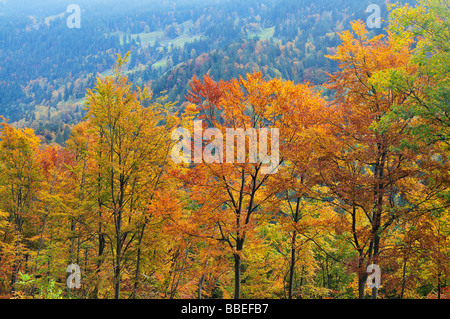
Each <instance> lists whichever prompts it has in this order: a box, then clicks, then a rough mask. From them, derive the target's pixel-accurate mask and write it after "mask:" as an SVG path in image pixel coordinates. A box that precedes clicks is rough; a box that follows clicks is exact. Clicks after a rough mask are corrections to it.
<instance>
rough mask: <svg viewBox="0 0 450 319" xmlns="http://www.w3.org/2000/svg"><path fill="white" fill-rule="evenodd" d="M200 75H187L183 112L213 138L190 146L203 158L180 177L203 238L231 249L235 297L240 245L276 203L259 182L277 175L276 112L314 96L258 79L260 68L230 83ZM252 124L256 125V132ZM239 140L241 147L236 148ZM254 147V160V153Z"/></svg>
mask: <svg viewBox="0 0 450 319" xmlns="http://www.w3.org/2000/svg"><path fill="white" fill-rule="evenodd" d="M203 79H204V82H203V83H202V82H200V81H199V80H198V79H197V78H195V77H194V79H193V80H192V83H191V89H192V91H190V92H189V95H188V96H187V99H188V100H189V101H190V102H192V103H193V104H192V105H190V106H188V107H187V110H188V111H190V112H192V114H193V115H197V116H198V119H200V120H202V121H203V120H204V121H205V122H206V127H207V128H208V129H209V130H207V131H205V134H207V135H206V136H208V137H207V138H208V139H210V140H212V137H213V136H214V140H212V142H211V143H209V144H206V143H203V144H202V145H198V146H196V145H194V149H196V147H201V149H196V150H194V154H197V155H195V156H198V155H199V154H203V156H204V157H206V160H205V159H203V161H202V162H201V163H198V164H196V165H194V166H193V167H192V168H191V169H190V171H189V174H188V177H187V178H186V177H185V181H186V183H187V185H189V186H190V189H191V196H192V198H193V199H194V200H195V201H196V203H197V205H198V206H199V210H198V211H197V212H196V213H195V215H194V216H193V218H195V223H194V224H195V225H198V228H201V229H202V232H203V233H204V234H205V233H207V234H208V235H207V236H209V237H212V238H214V239H215V240H218V241H219V242H222V243H224V244H226V245H228V248H229V251H230V252H231V253H232V256H233V260H234V298H236V299H237V298H240V296H241V272H242V260H243V259H244V260H245V253H244V246H245V243H246V242H250V241H251V240H252V239H251V238H252V237H254V236H256V232H257V225H262V224H264V223H265V222H266V221H267V220H269V219H271V218H274V215H273V213H274V212H275V208H274V206H273V205H274V203H275V202H278V199H277V198H276V196H275V195H276V193H277V192H278V191H279V187H276V188H272V189H269V188H266V187H265V185H266V184H267V181H268V180H270V179H276V176H277V174H278V173H277V171H278V169H281V168H282V166H280V164H281V163H283V161H284V159H283V157H281V158H279V157H278V156H275V155H277V153H278V149H279V147H280V142H279V140H278V139H280V140H281V141H283V142H284V141H285V140H287V139H288V136H289V132H290V130H289V128H287V127H285V126H284V125H283V124H284V123H283V120H282V119H284V117H283V116H282V115H283V112H286V113H289V111H290V110H292V109H293V108H295V107H299V108H300V104H301V105H302V106H303V105H304V108H307V107H308V106H309V104H312V103H313V102H311V101H316V100H317V97H316V96H315V95H314V93H312V90H311V88H310V87H309V86H308V85H294V84H293V83H292V82H283V81H281V80H280V79H273V80H270V81H265V80H264V79H263V77H262V75H261V73H259V72H257V73H253V74H247V77H246V78H245V79H244V78H242V77H240V78H239V79H233V80H230V81H229V82H224V81H219V82H214V81H213V80H212V79H211V78H210V77H209V76H204V78H203ZM301 98H305V100H301ZM315 99H316V100H315ZM298 115H300V114H298ZM266 128H267V129H269V128H270V129H271V136H270V139H271V140H270V145H271V146H270V152H271V155H270V158H269V157H268V153H267V155H265V156H263V155H264V154H263V152H264V151H266V152H268V151H269V147H267V149H264V146H263V142H264V141H267V142H269V139H267V140H264V141H263V139H264V138H265V137H263V132H264V129H266ZM278 128H279V131H278ZM256 129H263V131H261V130H260V131H259V135H256V132H257V130H256ZM236 132H241V133H242V134H241V135H240V136H237V139H238V144H236V143H235V135H239V133H236ZM277 132H279V133H280V134H279V136H278V133H277ZM194 134H195V133H194ZM243 134H245V136H244V135H243ZM253 134H255V135H253ZM274 134H275V135H274ZM223 136H227V141H228V142H226V145H221V143H224V142H223V141H222V140H221V137H223ZM258 136H259V142H257V141H256V138H257V137H258ZM194 143H195V142H194ZM246 146H248V149H247V148H244V149H243V147H246ZM257 146H258V150H259V151H260V153H259V159H256V151H255V149H256V147H257ZM223 151H224V152H225V153H226V155H225V156H223ZM196 152H197V153H196ZM236 155H237V163H236ZM265 166H268V167H265ZM199 181H204V182H199ZM271 213H272V214H271ZM200 225H202V226H200ZM203 229H206V230H203Z"/></svg>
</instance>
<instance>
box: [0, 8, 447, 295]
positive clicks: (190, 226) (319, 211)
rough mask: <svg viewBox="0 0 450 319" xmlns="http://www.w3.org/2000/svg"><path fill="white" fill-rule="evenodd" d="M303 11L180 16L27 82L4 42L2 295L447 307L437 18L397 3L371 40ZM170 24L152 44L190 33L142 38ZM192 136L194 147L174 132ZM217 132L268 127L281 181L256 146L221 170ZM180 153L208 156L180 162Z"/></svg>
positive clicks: (0, 39) (2, 39)
mask: <svg viewBox="0 0 450 319" xmlns="http://www.w3.org/2000/svg"><path fill="white" fill-rule="evenodd" d="M306 2H307V4H305V5H304V7H301V8H299V7H297V6H296V3H297V2H296V1H286V2H283V5H280V4H279V3H278V5H277V2H276V1H274V2H272V1H268V5H267V6H265V5H264V4H261V3H259V2H258V1H248V2H245V5H244V6H243V7H244V8H240V10H242V11H239V10H237V9H236V8H235V7H234V5H236V2H233V1H230V2H228V5H229V6H228V7H227V6H225V7H224V8H223V9H222V10H219V11H215V10H214V5H213V4H212V5H211V6H210V7H208V6H207V7H204V4H203V2H202V1H200V2H198V3H197V5H198V6H199V7H200V8H208V9H204V10H203V13H202V10H199V11H196V10H194V9H192V10H187V9H186V8H188V7H189V4H188V3H185V2H183V1H181V3H180V6H181V8H185V10H180V11H178V10H175V11H164V10H166V8H164V6H163V7H161V8H160V10H162V12H165V13H164V14H163V13H161V18H160V19H153V20H152V21H155V25H150V24H145V23H136V20H132V19H128V20H125V21H127V23H126V24H125V25H123V24H122V25H121V27H123V26H125V28H128V30H129V31H128V32H123V31H122V30H119V28H117V30H115V32H111V33H108V34H107V35H106V36H104V37H102V40H100V39H99V40H98V41H94V42H95V45H94V46H88V45H87V46H86V48H84V50H86V51H84V53H80V52H76V50H72V51H71V50H70V49H69V48H67V50H68V51H70V52H67V53H63V52H62V51H61V52H60V54H55V55H52V54H50V55H49V56H51V58H48V59H43V60H44V62H43V64H39V66H38V67H37V68H35V69H33V70H29V69H26V68H25V65H26V61H25V55H24V57H23V58H22V57H21V56H20V54H19V55H17V56H15V55H13V52H15V51H14V50H16V49H17V48H18V47H21V44H20V41H19V39H20V37H21V36H23V37H26V36H28V37H30V38H33V40H30V43H33V41H36V43H37V42H38V41H40V40H39V39H37V38H35V37H33V36H32V35H30V34H28V33H27V32H33V31H27V32H24V33H23V34H22V33H21V31H18V32H17V33H16V34H22V35H20V36H19V37H16V36H14V34H11V33H9V35H8V33H3V32H0V44H2V45H4V44H5V43H9V44H8V45H11V46H13V45H14V43H16V44H15V45H16V47H15V48H14V47H11V48H10V49H8V50H9V51H8V50H0V59H1V60H2V61H6V62H5V63H3V62H2V65H1V66H0V76H1V79H2V80H1V81H0V105H1V106H2V109H1V111H2V114H3V115H0V120H1V121H0V298H5V299H6V298H13V299H186V298H190V299H241V298H242V299H249V298H251V299H262V298H267V299H448V298H449V295H450V288H449V282H450V277H449V275H450V273H449V271H450V262H449V256H450V255H449V252H450V245H449V239H448V238H449V224H450V220H449V214H448V211H449V209H450V207H449V206H450V188H449V187H450V161H448V159H449V152H450V139H449V136H450V135H449V134H450V115H449V114H450V113H449V112H450V111H449V112H447V110H448V108H449V99H450V83H449V80H450V79H449V70H450V53H449V50H450V41H449V37H450V25H449V23H450V21H449V17H450V6H449V3H448V1H447V0H418V1H417V2H418V3H417V4H414V5H413V4H409V3H405V2H404V3H397V4H395V5H388V6H387V7H386V10H389V17H387V16H386V20H385V21H384V22H383V25H384V29H383V30H374V29H370V28H368V27H367V25H366V23H365V21H363V20H365V19H364V17H363V16H362V17H358V16H356V17H355V16H352V17H350V15H349V14H348V12H347V11H346V10H342V11H339V10H333V13H328V11H327V12H325V13H322V14H319V15H316V13H311V15H312V16H314V18H313V19H312V20H311V19H304V20H302V18H301V17H305V12H308V11H311V6H313V7H316V8H318V10H319V11H321V12H324V11H325V9H326V1H320V0H316V1H306ZM312 2H314V4H311V3H312ZM340 2H342V4H341V6H338V5H336V7H340V8H344V7H345V5H348V2H347V1H344V0H343V1H340ZM358 3H359V2H358ZM360 3H361V6H362V7H364V6H365V7H366V6H367V4H366V3H364V2H360ZM166 4H167V3H166ZM233 4H234V5H233ZM255 4H257V5H255ZM183 5H185V6H186V7H183ZM215 5H217V6H218V5H219V4H215ZM269 5H273V6H271V7H270V10H269V9H268V8H269V7H268V6H269ZM245 6H247V7H245ZM169 7H170V6H169ZM250 9H252V10H253V13H251V14H250V15H249V16H248V17H249V18H248V20H246V18H243V17H242V16H243V13H240V12H243V11H245V10H247V11H250V12H251V11H252V10H250ZM154 10H157V9H156V8H155V9H154ZM236 10H237V11H236ZM255 11H257V12H256V13H255ZM336 11H337V12H336ZM156 12H157V11H156ZM167 12H168V13H167ZM207 12H209V13H211V16H209V18H206V16H207V15H206V13H207ZM214 12H215V13H214ZM346 12H347V13H346ZM361 12H363V10H362V11H361ZM287 13H289V14H288V16H289V18H288V19H285V18H283V19H281V18H280V17H285V16H286V14H287ZM145 14H147V13H145V12H144V13H142V16H141V19H142V21H147V18H146V17H145ZM148 14H150V13H148ZM166 14H167V16H166ZM214 14H217V16H218V17H217V18H216V19H217V20H220V19H222V21H223V25H220V24H218V25H217V26H216V27H214V26H209V27H208V28H206V29H205V26H202V23H206V24H207V21H208V20H209V19H213V18H212V16H213V15H214ZM176 15H178V18H177V19H178V20H177V21H179V22H180V23H173V21H174V19H175V18H174V16H176ZM345 15H346V18H345V19H344V20H341V17H342V16H345ZM155 16H159V15H158V14H157V13H155ZM258 17H259V18H258ZM164 18H167V19H169V20H170V21H171V23H170V24H168V23H166V22H163V21H162V20H164ZM252 19H254V21H253V20H252ZM188 20H189V21H190V22H188V23H184V22H185V21H188ZM244 20H245V21H244ZM55 21H56V20H55ZM99 21H102V22H100V24H102V23H103V22H104V23H105V25H104V26H97V27H98V28H103V27H105V30H106V29H107V28H113V26H117V23H115V20H114V19H113V18H111V19H105V20H99ZM121 21H122V20H121ZM133 21H134V22H133ZM137 21H141V20H137ZM158 21H159V22H158ZM193 21H194V22H195V23H193ZM294 21H302V22H301V26H302V27H300V26H296V27H293V25H294V24H295V23H296V22H294ZM343 21H347V22H346V23H344V22H343ZM3 22H4V20H1V19H0V29H1V28H6V27H7V24H6V23H3ZM157 22H158V23H159V25H157ZM23 23H24V26H26V25H27V23H28V22H25V21H24V22H23ZM51 23H52V22H50V24H51ZM53 23H54V28H60V29H61V30H60V31H61V33H64V32H68V31H67V30H63V29H64V27H63V26H58V24H57V23H56V22H53ZM308 24H311V25H310V26H307V25H308ZM337 24H338V25H339V26H338V27H335V26H336V25H337ZM162 25H165V27H164V28H165V31H164V32H165V36H167V37H168V38H164V37H163V38H161V41H174V39H177V41H182V39H180V37H183V35H186V34H187V33H190V34H191V36H194V35H198V37H196V38H195V39H194V40H193V41H185V42H183V45H179V46H178V45H175V44H174V43H175V41H174V42H171V43H170V44H169V42H167V45H161V43H158V42H159V40H155V41H153V40H152V41H150V40H149V39H148V38H147V37H145V36H144V34H146V33H147V34H151V33H152V32H163V31H161V30H160V29H159V28H160V27H161V26H162ZM208 25H209V24H208ZM225 25H229V27H225ZM171 27H173V28H171ZM38 28H44V29H45V28H46V27H45V26H40V27H38ZM45 30H47V31H43V32H56V31H55V29H51V28H50V29H45ZM52 30H53V31H52ZM302 30H312V31H311V32H310V33H307V32H303V31H302ZM331 30H334V31H333V32H331ZM76 31H80V33H79V38H78V37H75V38H74V40H73V41H79V43H80V44H82V43H83V42H85V41H86V40H85V39H86V38H84V35H83V34H88V33H89V32H92V29H90V28H89V27H86V28H80V30H76ZM141 32H143V33H141ZM220 32H222V33H223V34H220ZM200 33H201V35H200ZM55 34H56V33H55ZM208 34H209V35H208ZM96 36H98V34H97V33H93V32H92V33H91V36H90V37H89V39H92V38H93V37H96ZM42 37H43V38H42V39H43V41H44V40H45V39H44V35H42ZM208 37H209V38H208ZM164 39H165V40H164ZM168 39H171V40H168ZM207 39H216V40H217V41H208V40H207ZM191 40H192V39H191ZM15 41H18V42H15ZM183 41H184V40H183ZM26 43H28V42H26ZM143 43H144V44H145V45H144V44H143ZM111 44H112V45H113V46H114V47H115V49H116V50H109V49H108V50H107V51H106V53H103V51H102V50H103V49H102V48H109V45H111ZM135 47H140V49H139V50H134V48H135ZM63 48H64V45H63V44H62V43H61V46H60V47H59V48H58V47H56V46H55V47H54V48H52V50H53V49H55V50H56V51H55V52H58V50H65V49H63ZM72 48H73V46H72ZM22 50H23V51H22ZM96 50H98V52H97V53H95V54H94V53H93V52H95V51H96ZM20 52H22V54H25V52H27V49H26V48H22V49H20V50H19V53H20ZM100 52H102V53H100ZM156 53H158V54H159V55H158V54H156ZM67 54H69V55H71V54H72V55H73V60H70V59H67ZM78 54H80V55H78ZM84 54H85V55H86V56H89V57H91V58H86V56H84ZM33 58H35V59H41V57H40V56H39V55H38V53H37V54H36V55H35V56H34V57H33ZM78 59H79V60H78ZM161 59H163V60H164V61H166V62H165V63H163V64H162V63H159V62H160V60H161ZM73 61H79V62H80V61H84V62H83V63H85V64H83V63H81V62H80V63H75V64H73ZM149 61H150V62H149ZM158 61H159V62H158ZM155 64H156V65H157V67H155ZM21 65H22V67H23V69H21ZM50 65H54V66H55V69H54V70H52V71H51V70H49V66H50ZM74 65H76V67H73V66H74ZM56 66H58V67H56ZM77 68H78V69H77ZM93 69H96V70H95V71H93ZM33 72H36V74H34V75H33ZM4 74H6V75H4ZM68 74H70V75H68ZM9 77H12V78H14V79H15V81H10V78H9ZM27 81H29V82H27ZM32 83H34V84H32ZM33 85H35V86H36V87H33ZM69 86H73V87H71V88H69ZM19 87H20V89H19ZM45 88H46V89H45ZM53 90H58V92H59V93H60V94H59V95H58V94H55V91H53ZM5 92H8V94H6V93H5ZM48 94H50V96H47V97H45V96H46V95H48ZM69 96H70V98H69ZM41 98H42V103H40V102H41ZM52 103H53V104H52ZM4 105H8V106H10V108H8V107H3V106H4ZM50 105H53V107H51V106H50ZM65 107H66V108H67V109H66V110H64V108H65ZM17 108H18V109H19V110H22V111H23V113H21V114H18V113H15V111H12V110H17ZM61 108H62V109H63V110H61ZM47 112H48V114H47ZM13 113H14V114H15V115H14V116H16V117H15V118H13V116H11V115H12V114H13ZM53 116H54V117H53ZM199 121H201V125H202V126H201V129H202V130H203V132H204V135H203V140H201V141H200V143H198V141H196V140H194V141H191V140H188V139H186V138H185V137H182V138H181V137H180V138H178V136H175V134H174V132H176V131H177V130H179V129H181V128H182V129H185V130H187V131H188V132H191V133H193V132H194V131H195V129H196V127H195V126H196V124H195V123H199ZM55 123H59V124H56V125H55ZM52 125H55V127H53V128H52V127H51V126H52ZM229 129H233V130H250V129H259V132H260V133H258V137H259V138H260V141H261V138H262V133H261V132H262V130H264V129H266V130H271V131H272V132H274V129H276V130H277V132H278V133H279V134H278V135H276V137H277V139H275V136H274V135H273V134H272V135H271V136H270V142H271V143H269V144H270V147H269V148H267V146H264V147H263V146H261V143H259V145H258V150H259V152H260V153H259V154H261V152H262V149H263V148H266V151H268V152H270V153H272V154H274V152H276V151H277V152H278V153H279V157H278V160H277V162H276V163H275V166H276V170H274V171H272V172H267V170H265V169H264V168H265V167H266V165H267V159H265V158H259V159H258V160H257V161H254V160H252V159H253V155H252V154H251V146H252V139H251V138H252V137H251V136H250V135H247V136H244V138H243V140H241V142H242V144H243V145H245V146H247V148H245V151H244V152H241V150H240V149H238V144H239V139H238V138H237V141H234V140H233V143H232V144H231V145H228V144H226V145H224V146H222V147H223V150H224V153H226V159H227V160H226V161H224V160H223V158H221V157H220V156H218V154H219V152H218V150H219V149H218V144H217V143H216V142H217V141H218V140H219V137H220V136H225V134H226V132H228V130H229ZM207 132H209V133H208V134H207ZM211 132H213V134H211ZM56 137H58V139H56ZM235 142H236V143H235ZM177 145H178V146H180V147H178V148H177ZM191 149H192V150H194V152H193V153H194V156H195V152H198V151H199V152H200V153H201V154H203V160H202V161H200V162H198V161H194V162H192V161H190V160H186V161H183V160H175V159H176V158H177V159H180V156H181V155H185V154H186V150H191ZM205 155H209V158H213V160H212V161H211V160H205V159H204V158H205ZM190 156H191V154H190V153H188V157H190ZM235 156H236V157H237V158H240V159H241V160H238V161H235ZM229 157H231V158H229ZM185 159H186V158H185ZM271 164H274V163H271ZM370 265H377V266H378V267H379V269H380V271H381V278H380V279H379V281H380V282H379V286H373V285H372V286H370V285H369V282H368V278H369V277H370V273H369V272H368V271H367V269H368V266H370Z"/></svg>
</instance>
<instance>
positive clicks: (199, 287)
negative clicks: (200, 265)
mask: <svg viewBox="0 0 450 319" xmlns="http://www.w3.org/2000/svg"><path fill="white" fill-rule="evenodd" d="M204 281H205V274H203V275H202V277H201V278H200V280H199V281H198V295H197V298H198V299H202V289H203V282H204Z"/></svg>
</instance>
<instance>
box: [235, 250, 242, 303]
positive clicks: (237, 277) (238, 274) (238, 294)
mask: <svg viewBox="0 0 450 319" xmlns="http://www.w3.org/2000/svg"><path fill="white" fill-rule="evenodd" d="M240 297H241V256H240V255H239V254H234V299H240Z"/></svg>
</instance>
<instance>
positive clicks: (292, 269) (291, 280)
mask: <svg viewBox="0 0 450 319" xmlns="http://www.w3.org/2000/svg"><path fill="white" fill-rule="evenodd" d="M296 237H297V231H295V230H294V233H293V234H292V245H291V266H290V269H289V296H288V298H289V299H292V293H293V291H294V272H295V258H296V257H295V238H296Z"/></svg>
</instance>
